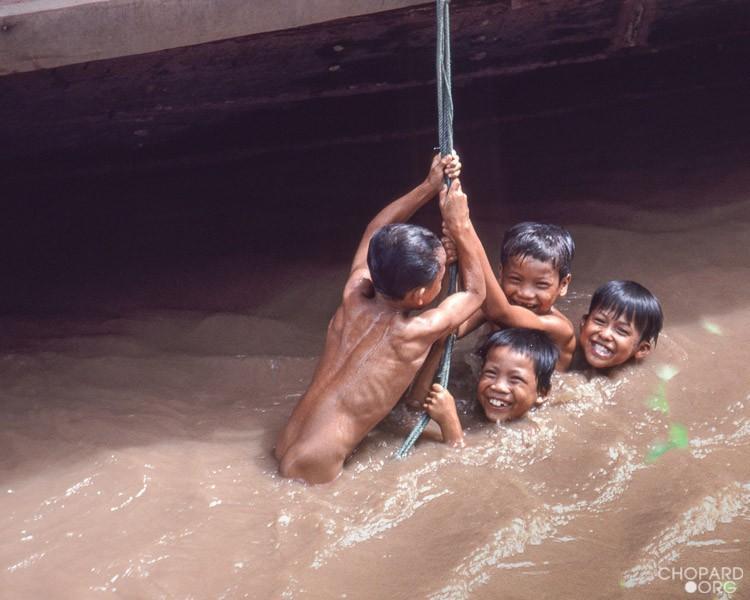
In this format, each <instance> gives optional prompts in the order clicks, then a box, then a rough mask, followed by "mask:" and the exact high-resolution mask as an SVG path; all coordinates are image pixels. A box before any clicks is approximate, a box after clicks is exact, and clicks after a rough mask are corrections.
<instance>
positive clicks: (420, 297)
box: [412, 287, 427, 306]
mask: <svg viewBox="0 0 750 600" xmlns="http://www.w3.org/2000/svg"><path fill="white" fill-rule="evenodd" d="M412 293H413V294H414V301H415V302H416V304H417V306H424V296H425V294H426V293H427V288H426V287H419V288H417V289H415V290H412Z"/></svg>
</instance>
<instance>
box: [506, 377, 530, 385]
mask: <svg viewBox="0 0 750 600" xmlns="http://www.w3.org/2000/svg"><path fill="white" fill-rule="evenodd" d="M510 382H511V383H516V384H519V383H526V380H525V379H524V378H523V377H519V376H518V375H514V376H513V377H511V378H510Z"/></svg>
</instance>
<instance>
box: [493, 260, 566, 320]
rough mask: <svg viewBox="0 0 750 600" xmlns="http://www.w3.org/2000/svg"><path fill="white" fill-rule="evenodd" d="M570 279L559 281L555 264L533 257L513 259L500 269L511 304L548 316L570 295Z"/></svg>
mask: <svg viewBox="0 0 750 600" xmlns="http://www.w3.org/2000/svg"><path fill="white" fill-rule="evenodd" d="M569 283H570V275H567V276H565V277H563V279H562V280H561V279H560V273H559V272H558V270H557V269H556V268H555V267H554V265H553V264H552V263H549V262H544V261H541V260H537V259H536V258H533V257H531V256H511V257H510V258H508V260H507V261H506V263H505V264H504V265H502V267H501V268H500V287H501V288H502V289H503V292H504V293H505V296H506V297H507V298H508V302H510V303H511V304H514V305H516V306H523V307H524V308H528V309H529V310H530V311H531V312H533V313H535V314H537V315H546V314H548V313H549V312H550V311H551V310H552V306H553V305H554V304H555V302H557V299H558V298H559V297H561V296H564V295H565V294H567V293H568V284H569Z"/></svg>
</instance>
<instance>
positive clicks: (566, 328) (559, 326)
mask: <svg viewBox="0 0 750 600" xmlns="http://www.w3.org/2000/svg"><path fill="white" fill-rule="evenodd" d="M541 319H542V321H543V322H545V323H546V324H547V325H548V326H549V328H550V330H554V331H555V332H556V333H558V334H559V335H566V336H572V337H575V333H576V329H575V326H574V325H573V322H572V321H571V320H570V319H569V318H568V317H566V316H565V315H564V314H563V313H562V312H560V311H559V310H558V309H557V308H555V307H554V306H553V307H552V310H550V312H549V313H548V314H546V315H544V316H543V317H541ZM548 333H551V331H549V332H548Z"/></svg>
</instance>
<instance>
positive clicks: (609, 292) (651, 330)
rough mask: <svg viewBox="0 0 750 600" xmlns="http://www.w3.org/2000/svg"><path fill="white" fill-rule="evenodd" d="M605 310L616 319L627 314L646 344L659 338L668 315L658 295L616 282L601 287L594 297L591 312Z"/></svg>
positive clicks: (636, 286) (633, 282)
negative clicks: (665, 314)
mask: <svg viewBox="0 0 750 600" xmlns="http://www.w3.org/2000/svg"><path fill="white" fill-rule="evenodd" d="M595 310H602V311H605V312H611V313H613V315H614V317H615V318H618V317H620V316H621V315H623V316H624V317H625V318H626V319H627V320H628V321H632V322H633V325H634V326H635V328H636V329H637V330H638V332H639V333H640V334H641V339H640V340H638V343H640V342H643V341H648V342H653V343H654V344H656V340H657V339H659V332H660V331H661V328H662V326H663V325H664V313H663V312H662V309H661V304H660V303H659V300H658V298H657V297H656V296H654V295H653V294H652V293H651V292H649V291H648V290H647V289H646V288H645V287H643V286H642V285H641V284H640V283H636V282H635V281H624V280H615V281H608V282H607V283H605V284H604V285H600V286H599V287H598V288H597V290H596V291H595V292H594V295H593V296H592V297H591V304H590V305H589V312H588V314H591V313H592V312H593V311H595Z"/></svg>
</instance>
